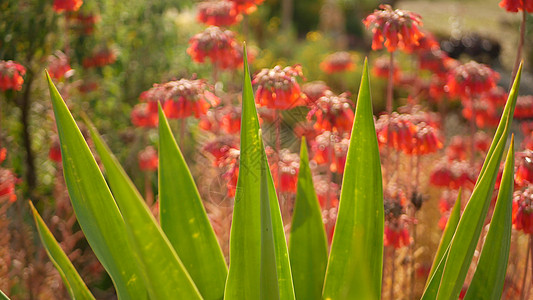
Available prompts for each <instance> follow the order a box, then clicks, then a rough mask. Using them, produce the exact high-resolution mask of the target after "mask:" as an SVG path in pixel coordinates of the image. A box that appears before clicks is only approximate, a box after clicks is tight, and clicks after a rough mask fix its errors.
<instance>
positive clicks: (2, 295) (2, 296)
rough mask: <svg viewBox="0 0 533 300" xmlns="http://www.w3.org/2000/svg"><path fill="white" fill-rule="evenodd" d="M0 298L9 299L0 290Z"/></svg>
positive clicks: (0, 299) (1, 299)
mask: <svg viewBox="0 0 533 300" xmlns="http://www.w3.org/2000/svg"><path fill="white" fill-rule="evenodd" d="M0 300H9V297H8V296H6V294H4V292H2V290H0Z"/></svg>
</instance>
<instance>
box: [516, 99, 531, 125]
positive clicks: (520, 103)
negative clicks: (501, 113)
mask: <svg viewBox="0 0 533 300" xmlns="http://www.w3.org/2000/svg"><path fill="white" fill-rule="evenodd" d="M514 118H515V119H533V96H532V95H528V96H519V97H518V99H516V107H515V110H514Z"/></svg>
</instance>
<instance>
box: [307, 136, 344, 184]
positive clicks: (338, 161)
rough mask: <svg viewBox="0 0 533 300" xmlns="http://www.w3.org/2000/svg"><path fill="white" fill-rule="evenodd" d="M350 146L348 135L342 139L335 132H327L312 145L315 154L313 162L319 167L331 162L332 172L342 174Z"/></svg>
mask: <svg viewBox="0 0 533 300" xmlns="http://www.w3.org/2000/svg"><path fill="white" fill-rule="evenodd" d="M349 145H350V139H349V137H348V136H347V135H343V136H342V137H341V136H339V135H338V134H336V133H335V132H330V131H325V132H324V133H322V134H320V135H318V136H317V137H316V138H315V140H314V141H313V143H312V144H311V149H312V150H313V153H314V156H313V160H314V161H315V162H316V163H317V164H318V165H324V164H327V163H328V162H330V165H329V169H330V170H331V172H336V173H339V174H342V173H344V166H345V165H346V155H347V154H348V146H349Z"/></svg>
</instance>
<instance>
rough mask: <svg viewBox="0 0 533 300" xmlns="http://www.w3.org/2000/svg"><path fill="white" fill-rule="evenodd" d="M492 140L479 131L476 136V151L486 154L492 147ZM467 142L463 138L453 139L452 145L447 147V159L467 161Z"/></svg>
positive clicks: (456, 137)
mask: <svg viewBox="0 0 533 300" xmlns="http://www.w3.org/2000/svg"><path fill="white" fill-rule="evenodd" d="M490 143H491V138H490V137H489V136H488V135H487V134H486V133H485V132H483V131H478V132H476V134H475V135H474V149H475V150H476V151H480V152H482V153H486V152H487V150H488V149H489V147H490ZM467 145H468V143H467V141H466V140H465V139H464V137H463V136H460V135H456V136H454V137H452V139H451V141H450V144H449V145H448V146H447V147H446V157H447V158H448V159H449V160H465V159H467V158H468V156H467V154H468V151H467Z"/></svg>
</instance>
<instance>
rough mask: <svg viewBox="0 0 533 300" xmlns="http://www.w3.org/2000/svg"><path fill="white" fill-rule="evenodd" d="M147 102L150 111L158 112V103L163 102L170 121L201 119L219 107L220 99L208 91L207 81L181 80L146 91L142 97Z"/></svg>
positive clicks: (157, 85)
mask: <svg viewBox="0 0 533 300" xmlns="http://www.w3.org/2000/svg"><path fill="white" fill-rule="evenodd" d="M140 98H141V101H147V102H148V105H149V107H150V108H149V109H150V111H157V102H161V104H162V105H163V110H164V111H165V115H166V116H167V117H168V118H169V119H183V118H187V117H190V116H192V115H194V117H195V118H199V117H200V116H202V115H205V114H206V113H207V110H208V109H209V108H210V107H212V106H215V105H218V104H219V102H220V99H219V98H218V97H217V96H215V95H214V94H213V93H211V92H209V91H208V90H207V84H206V82H205V80H200V79H197V80H188V79H180V80H176V81H169V82H166V83H162V84H154V87H152V88H151V89H149V90H148V91H145V92H143V93H142V94H141V96H140Z"/></svg>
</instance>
